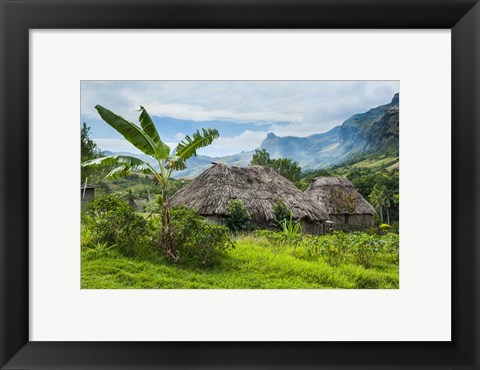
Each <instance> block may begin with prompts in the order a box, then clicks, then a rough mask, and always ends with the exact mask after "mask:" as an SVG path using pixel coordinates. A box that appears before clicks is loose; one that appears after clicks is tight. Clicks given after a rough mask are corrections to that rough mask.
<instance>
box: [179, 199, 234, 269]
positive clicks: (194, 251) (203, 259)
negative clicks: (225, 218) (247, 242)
mask: <svg viewBox="0 0 480 370" xmlns="http://www.w3.org/2000/svg"><path fill="white" fill-rule="evenodd" d="M171 217H172V218H171V229H172V240H173V243H174V245H175V247H176V250H177V252H178V255H179V261H180V262H181V263H183V264H186V265H194V266H198V267H212V266H214V265H215V264H217V263H218V262H219V261H220V259H221V257H223V256H224V255H225V253H226V251H228V250H229V249H231V248H234V247H235V244H234V243H233V241H232V239H231V237H230V231H229V229H228V228H227V227H225V226H221V225H215V224H212V223H210V222H208V221H207V220H205V219H204V218H203V217H201V216H200V215H198V214H197V213H196V212H194V211H192V210H188V209H186V208H184V207H179V208H174V209H172V211H171Z"/></svg>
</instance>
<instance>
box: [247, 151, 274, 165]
mask: <svg viewBox="0 0 480 370" xmlns="http://www.w3.org/2000/svg"><path fill="white" fill-rule="evenodd" d="M272 164H273V160H271V159H270V154H269V153H268V152H267V149H255V153H253V156H252V160H251V161H250V166H264V167H269V166H271V165H272Z"/></svg>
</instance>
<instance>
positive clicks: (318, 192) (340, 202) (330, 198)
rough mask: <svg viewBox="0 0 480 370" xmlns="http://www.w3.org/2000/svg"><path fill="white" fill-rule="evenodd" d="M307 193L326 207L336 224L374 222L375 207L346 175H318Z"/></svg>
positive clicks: (364, 224)
mask: <svg viewBox="0 0 480 370" xmlns="http://www.w3.org/2000/svg"><path fill="white" fill-rule="evenodd" d="M305 194H307V195H308V196H309V197H310V198H312V199H313V201H314V202H315V203H316V204H317V205H318V206H320V207H321V208H322V209H324V210H325V211H326V212H327V213H328V215H329V220H330V221H333V222H334V223H336V224H348V225H358V226H371V225H373V224H374V217H375V214H376V212H375V209H374V208H373V207H372V205H371V204H370V203H368V202H367V201H366V200H365V198H363V197H362V195H361V194H360V193H359V192H358V191H357V190H356V189H355V186H354V185H353V184H352V183H351V182H350V180H349V179H347V178H346V177H317V178H316V179H314V180H313V181H312V182H311V184H310V186H309V187H308V189H307V190H305Z"/></svg>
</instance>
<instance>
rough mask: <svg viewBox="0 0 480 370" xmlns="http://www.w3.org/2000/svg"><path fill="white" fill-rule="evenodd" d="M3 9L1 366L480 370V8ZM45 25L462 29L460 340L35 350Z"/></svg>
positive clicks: (417, 4)
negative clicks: (33, 120)
mask: <svg viewBox="0 0 480 370" xmlns="http://www.w3.org/2000/svg"><path fill="white" fill-rule="evenodd" d="M0 12H1V14H0V17H1V18H0V25H1V40H0V48H1V49H0V57H1V60H0V69H1V70H0V73H1V75H0V84H1V87H0V98H1V100H0V104H1V106H0V123H1V124H0V150H1V157H0V164H1V167H0V194H1V198H0V238H1V239H0V240H1V244H0V248H1V249H0V251H1V288H0V294H1V295H0V309H1V311H0V314H1V316H0V325H1V332H0V335H1V338H0V343H1V344H0V366H1V368H2V369H73V368H75V369H106V368H110V369H114V368H117V369H146V368H148V369H157V368H158V369H167V368H168V369H180V368H181V369H210V368H211V369H213V368H215V369H267V368H268V369H273V368H278V369H280V368H285V369H287V368H288V369H307V368H308V369H317V368H318V369H327V368H329V369H340V368H342V369H356V368H362V369H367V368H368V369H394V368H395V369H427V368H428V369H447V368H448V369H480V351H479V349H480V340H479V333H480V330H479V329H480V326H479V323H480V322H479V313H480V284H479V281H480V263H479V256H480V254H479V243H478V241H479V231H478V230H479V226H480V224H479V196H478V193H479V189H480V186H479V185H480V184H479V139H480V136H479V133H480V130H479V118H480V108H479V106H480V104H479V103H480V74H479V71H480V5H479V4H478V2H477V1H473V0H413V1H411V0H404V1H399V0H383V1H379V0H336V1H334V0H297V1H295V0H258V1H252V0H223V1H219V0H197V1H195V0H177V1H172V0H159V1H152V0H142V1H135V0H124V1H122V0H118V1H111V0H110V1H105V0H101V1H88V0H84V1H78V0H64V1H52V0H36V1H34V0H30V1H26V0H0ZM45 28H48V29H58V28H60V29H61V28H65V29H77V28H82V29H86V28H96V29H107V28H108V29H120V28H128V29H134V28H142V29H146V28H259V29H266V28H269V29H270V28H272V29H276V28H289V29H293V28H302V29H304V28H330V29H366V28H368V29H377V28H378V29H407V28H414V29H432V28H434V29H451V32H452V34H451V36H452V59H451V62H452V168H451V173H452V184H451V185H452V230H453V233H452V235H453V236H452V306H451V309H452V340H451V341H450V342H291V343H290V342H240V343H237V342H233V343H232V342H197V343H194V342H30V341H29V285H28V284H29V259H28V255H29V252H28V249H29V197H28V194H29V29H45ZM412 57H414V56H412ZM446 170H448V168H447V169H446ZM439 222H440V221H439ZM392 319H394V318H392Z"/></svg>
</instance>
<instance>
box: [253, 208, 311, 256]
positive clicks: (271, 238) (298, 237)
mask: <svg viewBox="0 0 480 370" xmlns="http://www.w3.org/2000/svg"><path fill="white" fill-rule="evenodd" d="M278 226H279V227H280V231H273V230H257V231H255V235H257V236H260V237H264V238H266V239H267V240H268V242H269V243H270V245H271V246H272V247H273V248H274V250H276V251H279V250H282V249H283V248H284V247H285V246H287V245H293V246H297V245H298V244H300V243H301V241H302V230H301V226H300V222H299V221H298V220H294V219H293V217H292V213H291V212H290V214H289V218H288V219H283V220H281V221H280V222H279V223H278Z"/></svg>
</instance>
